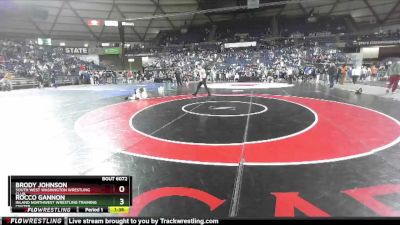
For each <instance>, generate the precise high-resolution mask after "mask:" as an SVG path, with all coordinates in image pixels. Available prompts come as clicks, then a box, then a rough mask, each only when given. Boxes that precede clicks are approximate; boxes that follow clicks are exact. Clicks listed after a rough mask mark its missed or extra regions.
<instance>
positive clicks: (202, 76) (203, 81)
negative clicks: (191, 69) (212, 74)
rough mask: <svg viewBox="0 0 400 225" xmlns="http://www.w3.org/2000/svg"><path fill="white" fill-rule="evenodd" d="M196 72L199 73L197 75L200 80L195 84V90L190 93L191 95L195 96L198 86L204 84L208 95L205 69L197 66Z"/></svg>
mask: <svg viewBox="0 0 400 225" xmlns="http://www.w3.org/2000/svg"><path fill="white" fill-rule="evenodd" d="M197 73H199V75H200V82H199V84H198V85H197V89H196V92H195V93H193V94H192V95H193V96H196V95H197V93H198V92H199V90H200V88H201V85H204V88H205V89H206V90H207V92H208V96H211V94H210V90H209V89H208V87H207V73H206V70H205V69H204V68H203V67H201V66H199V68H198V69H197Z"/></svg>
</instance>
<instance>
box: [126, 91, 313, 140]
mask: <svg viewBox="0 0 400 225" xmlns="http://www.w3.org/2000/svg"><path fill="white" fill-rule="evenodd" d="M226 96H229V95H226ZM256 97H258V96H256ZM189 98H190V97H189ZM189 98H182V99H173V100H170V101H165V102H160V103H158V104H154V105H150V106H147V107H145V108H143V109H141V110H139V111H137V112H136V113H134V114H133V115H132V116H131V118H130V119H129V126H130V127H131V129H132V130H133V131H135V132H137V133H139V134H142V135H144V136H146V137H149V138H152V139H155V140H158V141H164V142H170V143H174V144H185V145H202V146H240V145H243V144H259V143H266V142H272V141H278V140H282V139H286V138H291V137H294V136H297V135H300V134H302V133H305V132H307V131H308V130H310V129H311V128H313V127H314V126H315V125H316V124H317V123H318V115H317V113H316V112H315V111H314V110H312V109H310V108H309V107H307V106H304V105H301V104H299V103H296V102H292V101H289V100H282V99H276V98H269V99H273V100H278V101H284V102H289V103H292V104H296V105H299V106H301V107H303V108H306V109H308V110H309V111H310V112H311V113H312V114H313V115H314V122H313V123H312V124H311V125H309V126H308V127H306V128H304V129H303V130H300V131H298V132H296V133H293V134H289V135H286V136H281V137H277V138H271V139H267V140H260V141H246V142H241V143H225V144H210V143H197V142H184V141H173V140H168V139H163V138H158V137H154V136H151V135H148V134H146V133H143V132H142V131H139V130H137V129H136V128H135V127H134V126H133V124H132V120H133V118H135V116H136V115H137V114H139V113H140V112H142V111H144V110H146V109H148V108H151V107H154V106H157V105H160V104H164V103H169V102H173V101H179V100H185V99H189ZM259 98H265V97H259Z"/></svg>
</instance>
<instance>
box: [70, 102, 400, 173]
mask: <svg viewBox="0 0 400 225" xmlns="http://www.w3.org/2000/svg"><path fill="white" fill-rule="evenodd" d="M214 95H215V94H214ZM268 95H269V96H278V97H285V96H282V95H271V94H268ZM179 96H187V95H175V96H160V97H154V98H166V97H179ZM215 96H248V95H245V94H242V95H234V94H230V95H215ZM291 97H296V98H304V99H312V100H320V101H327V102H335V103H338V104H343V105H349V106H354V107H358V108H362V109H365V110H370V111H372V112H375V113H378V114H381V115H383V116H385V117H387V118H389V119H390V120H392V121H394V122H395V123H397V124H398V125H399V126H400V122H399V121H398V120H397V119H395V118H393V117H391V116H389V115H386V114H384V113H382V112H379V111H376V110H374V109H370V108H366V107H364V106H359V105H354V104H350V103H345V102H339V101H334V100H327V99H318V98H310V97H300V96H291ZM154 98H152V99H154ZM188 98H191V97H188ZM183 99H187V98H183ZM123 103H126V102H119V103H115V104H111V105H108V106H103V107H101V108H108V107H111V106H115V105H119V104H123ZM95 110H96V109H95ZM95 110H93V111H95ZM93 111H90V112H87V113H85V114H84V115H83V116H81V117H80V118H79V119H78V120H77V121H76V122H75V125H74V130H75V131H76V132H77V133H78V135H79V134H80V132H79V129H77V127H76V125H77V122H78V121H80V120H81V118H83V117H84V116H85V115H86V114H88V113H91V112H93ZM129 122H130V121H129ZM79 136H81V135H79ZM81 137H82V138H83V136H81ZM399 142H400V136H399V137H398V138H397V139H395V140H394V141H392V142H391V143H388V144H387V145H384V146H381V147H379V148H376V149H372V150H371V151H369V152H366V153H362V154H356V155H352V156H347V157H339V158H334V159H327V160H311V161H301V162H276V163H246V162H245V163H244V165H247V166H301V165H312V164H322V163H332V162H339V161H344V160H350V159H355V158H361V157H365V156H369V155H373V154H375V153H377V152H379V151H382V150H385V149H387V148H390V147H392V146H394V145H396V144H397V143H399ZM120 153H121V154H125V155H131V156H136V157H140V158H146V159H153V160H160V161H165V162H177V163H185V164H194V165H206V166H237V165H239V162H237V163H218V162H215V163H213V162H201V161H194V160H180V159H169V158H162V157H156V156H149V155H143V154H138V153H132V152H128V151H127V149H124V150H121V151H120Z"/></svg>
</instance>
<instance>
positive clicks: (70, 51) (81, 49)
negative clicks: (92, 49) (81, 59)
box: [64, 47, 89, 55]
mask: <svg viewBox="0 0 400 225" xmlns="http://www.w3.org/2000/svg"><path fill="white" fill-rule="evenodd" d="M64 53H65V54H68V55H88V54H89V50H88V48H85V47H79V48H72V47H64Z"/></svg>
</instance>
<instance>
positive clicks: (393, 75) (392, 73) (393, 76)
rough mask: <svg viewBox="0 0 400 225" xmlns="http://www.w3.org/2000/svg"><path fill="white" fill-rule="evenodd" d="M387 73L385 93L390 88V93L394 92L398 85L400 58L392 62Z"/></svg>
mask: <svg viewBox="0 0 400 225" xmlns="http://www.w3.org/2000/svg"><path fill="white" fill-rule="evenodd" d="M387 75H388V76H389V85H388V88H387V90H386V93H389V91H390V89H392V93H394V92H395V91H396V89H397V86H398V85H399V80H400V60H398V61H396V62H394V63H393V64H392V65H391V66H390V67H389V69H388V71H387Z"/></svg>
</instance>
